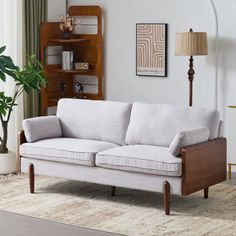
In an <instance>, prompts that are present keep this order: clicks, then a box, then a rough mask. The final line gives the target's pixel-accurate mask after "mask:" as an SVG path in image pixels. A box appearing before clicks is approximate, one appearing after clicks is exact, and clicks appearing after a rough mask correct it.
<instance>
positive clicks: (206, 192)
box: [204, 188, 209, 199]
mask: <svg viewBox="0 0 236 236" xmlns="http://www.w3.org/2000/svg"><path fill="white" fill-rule="evenodd" d="M208 193H209V188H204V198H205V199H207V198H208Z"/></svg>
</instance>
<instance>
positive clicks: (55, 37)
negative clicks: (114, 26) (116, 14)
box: [40, 6, 103, 115]
mask: <svg viewBox="0 0 236 236" xmlns="http://www.w3.org/2000/svg"><path fill="white" fill-rule="evenodd" d="M68 14H69V15H70V16H72V17H76V16H96V17H97V34H72V37H71V39H63V34H62V32H61V30H60V28H59V24H60V23H59V22H44V23H42V24H41V26H40V60H41V63H42V64H43V66H44V70H45V76H46V79H47V81H48V84H47V87H46V88H43V89H42V91H41V115H46V114H47V108H48V107H50V106H56V105H57V101H58V99H59V96H58V92H57V91H56V90H57V86H58V82H59V80H60V79H63V80H64V81H65V82H66V85H67V87H66V95H65V97H69V98H73V97H75V94H74V92H73V76H74V75H90V76H96V77H97V80H98V81H97V86H98V92H97V93H96V94H93V93H87V94H85V96H86V98H88V99H94V100H96V99H98V100H102V99H103V56H102V48H103V42H102V9H101V8H100V7H99V6H71V7H70V8H69V10H68ZM49 46H62V47H63V50H71V51H73V52H74V59H75V61H76V62H77V61H79V62H89V69H88V70H84V71H82V70H68V71H65V70H62V65H61V64H58V65H47V63H46V56H47V55H46V53H45V52H46V48H47V47H49Z"/></svg>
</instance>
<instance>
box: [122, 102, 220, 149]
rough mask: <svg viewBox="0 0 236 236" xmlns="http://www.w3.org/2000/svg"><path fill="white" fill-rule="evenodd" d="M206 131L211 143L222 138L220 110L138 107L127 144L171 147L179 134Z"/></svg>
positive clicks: (134, 110)
mask: <svg viewBox="0 0 236 236" xmlns="http://www.w3.org/2000/svg"><path fill="white" fill-rule="evenodd" d="M202 127H206V128H208V129H209V130H210V137H209V138H210V139H214V138H217V137H218V129H219V114H218V112H217V111H216V110H214V109H206V108H194V107H193V108H192V107H181V106H175V105H163V104H156V105H155V104H144V103H134V104H133V107H132V112H131V118H130V124H129V127H128V131H127V135H126V143H127V144H147V145H160V146H169V145H170V143H171V142H172V140H173V139H174V137H175V135H176V134H177V133H178V132H180V131H185V130H190V129H191V130H192V129H198V128H202Z"/></svg>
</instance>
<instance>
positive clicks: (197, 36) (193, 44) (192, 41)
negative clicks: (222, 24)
mask: <svg viewBox="0 0 236 236" xmlns="http://www.w3.org/2000/svg"><path fill="white" fill-rule="evenodd" d="M207 54H208V46H207V33H206V32H184V33H176V39H175V55H176V56H194V55H196V56H197V55H198V56H200V55H207Z"/></svg>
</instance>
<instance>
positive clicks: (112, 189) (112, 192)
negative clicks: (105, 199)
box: [111, 186, 116, 197]
mask: <svg viewBox="0 0 236 236" xmlns="http://www.w3.org/2000/svg"><path fill="white" fill-rule="evenodd" d="M115 195H116V187H115V186H111V196H112V197H114V196H115Z"/></svg>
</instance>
